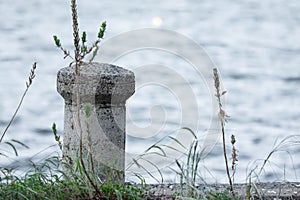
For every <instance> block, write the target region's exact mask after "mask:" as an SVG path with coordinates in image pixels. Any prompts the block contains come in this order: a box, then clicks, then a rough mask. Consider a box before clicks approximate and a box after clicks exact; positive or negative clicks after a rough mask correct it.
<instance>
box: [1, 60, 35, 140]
mask: <svg viewBox="0 0 300 200" xmlns="http://www.w3.org/2000/svg"><path fill="white" fill-rule="evenodd" d="M35 69H36V62H35V63H33V65H32V68H31V71H30V74H29V77H28V82H26V89H25V91H24V93H23V95H22V97H21V100H20V101H19V104H18V106H17V108H16V110H15V112H14V114H13V116H12V117H11V119H10V121H9V123H8V124H7V126H6V128H5V130H4V131H3V133H2V135H1V138H0V143H1V142H2V140H3V138H4V136H5V134H6V133H7V131H8V129H9V127H10V126H11V124H12V122H13V121H14V119H15V117H16V115H17V113H18V111H19V109H20V107H21V105H22V103H23V100H24V98H25V96H26V94H27V92H28V90H29V88H30V86H31V84H32V80H33V79H34V78H35Z"/></svg>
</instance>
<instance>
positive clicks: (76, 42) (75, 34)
mask: <svg viewBox="0 0 300 200" xmlns="http://www.w3.org/2000/svg"><path fill="white" fill-rule="evenodd" d="M71 10H72V22H73V37H74V46H75V87H76V104H77V122H78V129H79V137H80V138H79V154H80V155H79V156H80V163H81V165H82V168H83V171H84V174H85V175H86V177H87V179H88V180H89V182H90V184H91V185H92V187H93V188H94V190H95V191H96V193H97V194H100V191H99V189H98V187H97V185H96V184H95V183H94V181H93V180H92V178H91V177H90V175H89V173H88V171H87V169H86V166H85V163H84V161H83V130H82V125H81V120H80V119H81V117H80V95H79V82H78V81H79V79H80V69H79V66H80V61H81V57H80V45H79V42H80V38H79V27H78V16H77V5H76V0H71Z"/></svg>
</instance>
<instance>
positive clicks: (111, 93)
mask: <svg viewBox="0 0 300 200" xmlns="http://www.w3.org/2000/svg"><path fill="white" fill-rule="evenodd" d="M134 79H135V78H134V74H133V72H131V71H129V70H125V69H123V68H121V67H118V66H114V65H110V64H100V63H91V64H87V65H83V66H81V67H80V76H76V75H75V67H74V66H72V67H66V68H63V69H61V70H59V72H58V74H57V91H58V92H59V93H60V94H61V95H62V97H63V98H64V100H65V116H64V146H63V157H64V159H65V160H66V161H67V162H68V163H70V164H72V165H73V164H74V163H75V161H76V160H78V158H79V157H80V150H79V146H80V145H79V142H80V131H81V130H82V138H83V140H82V141H83V151H82V153H83V154H82V155H83V157H84V160H85V163H86V166H88V168H89V169H90V170H94V171H96V172H97V173H98V174H99V175H100V177H101V178H103V179H105V178H106V176H105V174H109V176H111V178H113V179H120V181H121V182H122V181H124V165H125V122H126V107H125V103H126V100H127V99H128V98H129V97H130V96H131V95H132V94H133V93H134V91H135V80H134ZM77 95H78V96H77ZM78 100H79V107H80V115H79V119H80V124H79V120H78V114H77V102H78ZM89 109H90V112H88V111H87V110H89ZM112 173H113V174H112Z"/></svg>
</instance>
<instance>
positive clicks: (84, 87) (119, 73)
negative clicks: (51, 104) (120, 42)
mask: <svg viewBox="0 0 300 200" xmlns="http://www.w3.org/2000/svg"><path fill="white" fill-rule="evenodd" d="M76 84H77V85H78V89H79V95H80V96H81V100H83V101H96V102H98V103H112V104H113V103H125V101H126V100H127V99H128V98H129V97H130V96H131V95H132V94H133V93H134V91H135V77H134V73H133V72H132V71H130V70H126V69H124V68H122V67H118V66H116V65H112V64H106V63H89V64H84V65H82V66H80V76H78V75H76V74H75V66H74V65H73V66H71V67H65V68H62V69H60V70H59V71H58V73H57V91H58V93H60V94H61V95H62V96H63V98H64V99H65V101H66V102H67V101H68V102H74V101H72V98H74V96H75V94H76V92H77V90H76V87H75V86H76Z"/></svg>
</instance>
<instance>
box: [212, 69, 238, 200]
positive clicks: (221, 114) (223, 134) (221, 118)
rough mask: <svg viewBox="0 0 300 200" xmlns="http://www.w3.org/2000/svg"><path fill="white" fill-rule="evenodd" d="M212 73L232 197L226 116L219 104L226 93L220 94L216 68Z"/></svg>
mask: <svg viewBox="0 0 300 200" xmlns="http://www.w3.org/2000/svg"><path fill="white" fill-rule="evenodd" d="M213 73H214V82H215V89H216V97H217V101H218V104H219V117H220V123H221V131H222V143H223V144H222V146H223V156H224V160H225V166H226V174H227V177H228V181H229V186H230V192H231V193H232V195H234V191H233V184H232V179H231V176H230V172H229V165H228V159H227V152H226V139H225V121H226V117H227V115H226V113H225V111H224V110H223V109H222V103H221V96H223V95H224V94H225V93H226V91H223V92H222V93H221V92H220V79H219V75H218V70H217V69H216V68H214V69H213Z"/></svg>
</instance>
